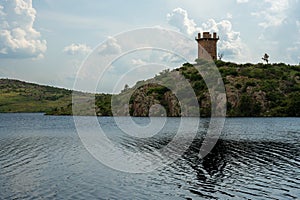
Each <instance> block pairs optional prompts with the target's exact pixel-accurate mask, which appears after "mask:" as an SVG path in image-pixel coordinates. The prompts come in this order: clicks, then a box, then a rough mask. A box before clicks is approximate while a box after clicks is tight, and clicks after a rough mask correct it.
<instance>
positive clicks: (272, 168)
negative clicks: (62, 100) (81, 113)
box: [0, 113, 300, 199]
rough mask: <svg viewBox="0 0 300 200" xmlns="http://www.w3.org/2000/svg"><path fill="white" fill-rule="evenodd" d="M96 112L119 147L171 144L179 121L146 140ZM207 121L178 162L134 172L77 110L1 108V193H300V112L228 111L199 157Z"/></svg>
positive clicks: (27, 196) (81, 195)
mask: <svg viewBox="0 0 300 200" xmlns="http://www.w3.org/2000/svg"><path fill="white" fill-rule="evenodd" d="M82 118H83V119H84V120H87V121H89V117H82ZM97 119H98V120H99V123H100V125H101V127H103V129H104V130H105V131H106V133H107V134H108V135H107V137H108V138H109V139H110V140H112V141H114V142H115V144H117V145H118V146H119V147H120V148H122V149H124V150H129V151H138V150H139V149H141V148H142V149H147V152H148V154H151V150H152V149H153V148H161V147H162V146H163V145H166V144H168V142H170V141H171V140H172V137H174V135H175V133H176V130H177V128H178V123H179V122H180V118H168V119H167V122H166V124H165V127H164V128H163V129H162V130H161V131H160V132H159V134H157V135H155V136H153V138H155V139H153V138H152V139H149V140H142V139H137V138H136V139H135V138H134V137H132V136H126V134H122V131H121V130H119V129H118V126H117V125H116V124H115V123H114V118H112V117H98V118H97ZM190 120H193V118H191V119H190ZM135 121H136V123H140V124H146V125H147V123H149V119H148V118H136V119H135ZM208 123H209V119H200V123H199V131H198V133H197V136H196V138H195V139H194V141H193V143H192V144H191V145H190V147H189V148H188V150H187V151H186V152H185V153H184V154H183V155H182V156H180V157H179V158H178V159H177V160H176V161H175V162H174V163H170V164H168V165H166V166H164V167H161V168H158V169H157V170H155V171H152V172H148V173H137V174H133V173H126V172H121V171H117V170H115V169H112V168H109V167H108V166H106V165H104V164H102V163H101V162H99V161H98V160H96V159H94V157H93V156H92V155H91V154H90V153H89V152H88V150H87V149H86V148H85V146H84V145H83V143H82V142H81V140H80V137H79V135H78V134H77V131H76V127H75V124H74V120H73V118H72V117H71V116H44V115H43V114H17V113H16V114H0V199H299V198H300V118H228V119H226V122H225V126H224V129H223V132H222V135H221V137H220V138H219V140H218V142H217V144H216V145H215V147H214V149H213V150H212V151H211V152H210V153H209V154H208V155H207V156H206V157H204V158H203V159H200V158H199V157H198V153H199V146H200V145H201V141H202V136H203V132H205V129H206V128H207V125H208ZM86 128H87V129H89V128H92V127H89V126H87V127H86ZM129 128H130V127H129ZM132 132H136V130H135V129H134V128H132ZM141 141H143V142H142V143H141Z"/></svg>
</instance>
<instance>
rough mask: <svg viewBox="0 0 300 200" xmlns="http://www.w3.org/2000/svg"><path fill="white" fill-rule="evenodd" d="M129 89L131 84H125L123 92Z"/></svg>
mask: <svg viewBox="0 0 300 200" xmlns="http://www.w3.org/2000/svg"><path fill="white" fill-rule="evenodd" d="M128 89H129V85H128V84H125V86H124V89H123V90H122V91H121V92H125V91H127V90H128Z"/></svg>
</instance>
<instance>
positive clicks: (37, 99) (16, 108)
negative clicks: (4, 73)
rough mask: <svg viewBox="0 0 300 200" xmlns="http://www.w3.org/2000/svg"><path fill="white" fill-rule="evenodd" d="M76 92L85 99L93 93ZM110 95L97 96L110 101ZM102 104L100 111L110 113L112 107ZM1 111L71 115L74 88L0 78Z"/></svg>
mask: <svg viewBox="0 0 300 200" xmlns="http://www.w3.org/2000/svg"><path fill="white" fill-rule="evenodd" d="M76 93H77V95H78V96H80V97H82V98H83V99H84V97H86V96H90V95H93V94H89V93H83V92H76ZM110 96H111V95H106V94H97V95H96V98H97V99H99V100H102V99H105V102H108V103H109V102H110ZM101 106H102V105H101V104H99V106H98V107H99V109H98V113H99V114H100V112H102V113H103V115H110V107H109V106H107V108H106V107H105V108H103V109H101ZM107 110H108V111H107ZM0 112H2V113H16V112H22V113H24V112H30V113H32V112H33V113H34V112H42V113H46V114H49V115H71V114H72V90H67V89H63V88H57V87H52V86H44V85H38V84H34V83H28V82H24V81H19V80H12V79H0ZM82 114H83V115H84V114H85V113H84V112H83V113H82Z"/></svg>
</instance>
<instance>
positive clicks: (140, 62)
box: [131, 59, 147, 66]
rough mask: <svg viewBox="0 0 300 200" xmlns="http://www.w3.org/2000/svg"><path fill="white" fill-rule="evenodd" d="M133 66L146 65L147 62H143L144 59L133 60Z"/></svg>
mask: <svg viewBox="0 0 300 200" xmlns="http://www.w3.org/2000/svg"><path fill="white" fill-rule="evenodd" d="M131 62H132V64H133V65H138V66H139V65H146V64H147V62H145V61H143V60H142V59H132V60H131Z"/></svg>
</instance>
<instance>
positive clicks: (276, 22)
mask: <svg viewBox="0 0 300 200" xmlns="http://www.w3.org/2000/svg"><path fill="white" fill-rule="evenodd" d="M263 2H264V4H263V6H262V7H261V8H260V9H259V11H257V12H253V13H252V15H253V16H257V17H262V18H263V20H264V21H263V22H260V23H259V25H260V26H262V27H264V28H268V27H274V26H280V25H281V24H282V23H283V22H284V20H285V19H286V18H287V11H288V9H289V0H276V1H274V0H264V1H263Z"/></svg>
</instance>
